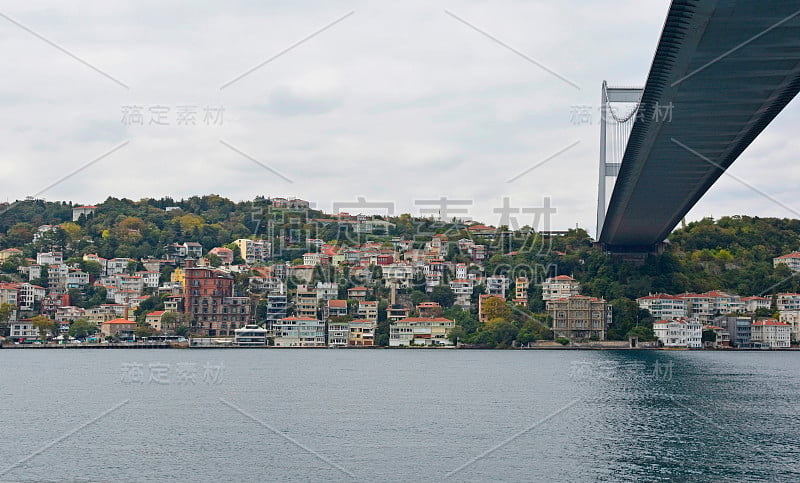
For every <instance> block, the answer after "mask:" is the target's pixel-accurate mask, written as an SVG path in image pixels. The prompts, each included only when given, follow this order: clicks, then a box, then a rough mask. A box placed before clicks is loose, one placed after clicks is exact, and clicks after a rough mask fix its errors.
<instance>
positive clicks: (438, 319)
mask: <svg viewBox="0 0 800 483" xmlns="http://www.w3.org/2000/svg"><path fill="white" fill-rule="evenodd" d="M400 322H453V321H452V320H450V319H446V318H444V317H406V318H405V319H400Z"/></svg>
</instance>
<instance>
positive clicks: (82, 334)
mask: <svg viewBox="0 0 800 483" xmlns="http://www.w3.org/2000/svg"><path fill="white" fill-rule="evenodd" d="M95 332H97V326H96V325H95V324H92V323H91V322H89V321H88V320H87V319H86V318H84V317H81V318H79V319H75V321H74V322H72V323H71V324H70V325H69V336H70V337H74V338H76V339H85V338H86V337H88V336H89V335H90V334H94V333H95Z"/></svg>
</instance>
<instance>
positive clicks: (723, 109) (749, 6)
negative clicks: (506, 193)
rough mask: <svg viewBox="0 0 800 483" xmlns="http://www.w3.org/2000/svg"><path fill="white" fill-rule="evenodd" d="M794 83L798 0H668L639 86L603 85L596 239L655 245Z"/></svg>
mask: <svg viewBox="0 0 800 483" xmlns="http://www.w3.org/2000/svg"><path fill="white" fill-rule="evenodd" d="M798 91H800V1H799V0H791V1H788V0H776V1H746V0H674V1H673V2H672V4H671V5H670V9H669V12H668V14H667V19H666V22H665V24H664V28H663V30H662V33H661V38H660V40H659V43H658V47H657V48H656V53H655V56H654V58H653V62H652V65H651V68H650V72H649V74H648V77H647V82H646V83H645V85H644V87H643V88H630V87H611V86H608V85H607V84H606V83H605V82H604V83H603V86H602V93H601V96H602V97H601V102H602V112H603V116H604V119H603V122H601V128H600V145H601V146H600V172H599V185H598V209H597V241H598V242H599V243H600V244H601V245H602V246H603V247H604V248H605V249H606V250H607V251H608V252H610V253H650V252H654V251H658V250H659V248H660V246H661V243H662V242H663V241H664V240H665V239H666V238H667V236H668V235H669V233H670V232H671V231H672V230H673V229H674V228H675V226H676V225H677V224H678V223H679V222H680V220H681V219H682V218H683V217H684V216H685V215H686V213H688V211H689V210H690V209H691V208H692V207H693V206H694V205H695V204H696V203H697V201H698V200H699V199H700V198H701V197H702V196H703V195H704V194H705V193H706V192H707V191H708V189H709V188H711V186H712V185H713V184H714V182H715V181H716V180H717V179H719V177H720V176H722V174H723V173H724V172H725V170H726V169H728V168H729V167H730V166H731V164H732V163H733V162H734V161H735V160H736V159H737V158H738V157H739V156H740V155H741V154H742V152H743V151H744V150H745V149H746V148H747V147H748V146H749V145H750V144H751V143H752V142H753V140H755V139H756V137H757V136H758V135H759V134H760V133H761V132H762V131H763V130H764V129H765V128H766V127H767V125H768V124H769V123H770V122H771V121H772V120H773V119H774V118H775V116H777V115H778V113H780V112H781V110H783V108H784V107H786V105H787V104H788V103H789V102H790V101H791V100H792V99H793V98H794V97H795V96H796V95H797V93H798Z"/></svg>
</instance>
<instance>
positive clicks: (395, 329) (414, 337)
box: [389, 317, 456, 347]
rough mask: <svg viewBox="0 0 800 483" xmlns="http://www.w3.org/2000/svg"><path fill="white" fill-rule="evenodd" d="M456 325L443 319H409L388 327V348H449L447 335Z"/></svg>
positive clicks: (449, 343)
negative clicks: (414, 346)
mask: <svg viewBox="0 0 800 483" xmlns="http://www.w3.org/2000/svg"><path fill="white" fill-rule="evenodd" d="M455 325H456V323H455V322H454V321H452V320H450V319H445V318H444V317H409V318H407V319H403V320H399V321H397V322H395V323H393V324H391V325H390V326H389V347H400V346H410V345H420V346H451V345H453V344H452V343H451V342H450V341H449V340H448V339H447V335H448V334H449V333H450V331H451V330H452V329H453V327H455Z"/></svg>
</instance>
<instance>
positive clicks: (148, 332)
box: [133, 324, 156, 339]
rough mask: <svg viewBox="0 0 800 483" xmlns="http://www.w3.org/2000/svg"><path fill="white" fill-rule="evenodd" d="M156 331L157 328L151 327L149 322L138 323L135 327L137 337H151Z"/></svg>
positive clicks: (134, 331) (134, 332)
mask: <svg viewBox="0 0 800 483" xmlns="http://www.w3.org/2000/svg"><path fill="white" fill-rule="evenodd" d="M155 333H156V329H154V328H152V327H150V326H149V325H147V324H136V328H135V329H133V334H134V335H135V336H136V337H137V338H140V339H141V338H145V337H150V336H152V335H154V334H155Z"/></svg>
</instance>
